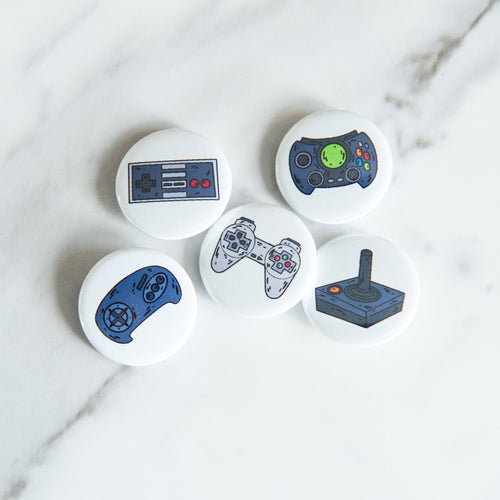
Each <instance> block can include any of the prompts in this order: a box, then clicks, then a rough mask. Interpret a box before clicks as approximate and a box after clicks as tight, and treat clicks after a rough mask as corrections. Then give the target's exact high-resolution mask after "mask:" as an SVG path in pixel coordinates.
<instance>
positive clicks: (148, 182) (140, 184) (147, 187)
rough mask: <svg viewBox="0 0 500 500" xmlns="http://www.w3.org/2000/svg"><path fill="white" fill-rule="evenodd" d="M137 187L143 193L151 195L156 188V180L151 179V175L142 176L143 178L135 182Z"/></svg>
mask: <svg viewBox="0 0 500 500" xmlns="http://www.w3.org/2000/svg"><path fill="white" fill-rule="evenodd" d="M135 187H136V188H137V189H140V190H141V191H142V192H143V193H149V192H151V188H154V187H156V180H155V179H151V175H150V174H142V175H141V178H140V179H139V180H137V181H135Z"/></svg>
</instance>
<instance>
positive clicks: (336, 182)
mask: <svg viewBox="0 0 500 500" xmlns="http://www.w3.org/2000/svg"><path fill="white" fill-rule="evenodd" d="M391 175H392V159H391V154H390V150H389V146H388V144H387V141H386V140H385V138H384V137H383V135H382V133H381V132H380V130H379V129H378V128H377V127H376V126H375V125H374V124H373V123H371V122H370V121H368V120H367V119H366V118H363V117H361V116H358V115H355V114H354V113H349V112H345V111H325V112H321V113H315V114H312V115H309V116H306V117H305V118H303V119H302V120H300V121H299V122H297V123H296V124H295V125H294V126H293V127H292V128H291V129H290V131H289V132H288V133H287V134H286V135H285V137H284V138H283V140H282V142H281V144H280V147H279V149H278V153H277V155H276V180H277V182H278V186H279V188H280V191H281V193H282V194H283V197H284V198H285V200H286V201H287V202H288V203H289V204H290V206H292V208H294V209H295V210H296V211H297V212H298V213H300V214H302V215H304V216H305V217H308V218H309V219H312V220H314V221H317V222H322V223H327V224H334V223H344V222H349V221H350V220H353V219H356V218H358V217H361V216H362V215H364V214H365V213H367V212H368V211H370V210H372V209H373V208H375V206H376V205H377V204H378V203H379V201H380V200H381V199H382V197H383V196H384V194H385V192H386V191H387V188H388V187H389V183H390V179H391ZM331 207H335V208H334V209H332V208H331Z"/></svg>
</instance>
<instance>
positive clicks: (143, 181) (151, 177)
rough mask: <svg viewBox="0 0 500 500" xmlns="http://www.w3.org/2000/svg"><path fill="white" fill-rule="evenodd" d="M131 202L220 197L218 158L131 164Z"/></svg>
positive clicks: (129, 172) (129, 170)
mask: <svg viewBox="0 0 500 500" xmlns="http://www.w3.org/2000/svg"><path fill="white" fill-rule="evenodd" d="M128 174H129V183H128V187H129V200H128V201H129V203H146V202H162V201H192V200H218V199H219V179H218V175H217V160H215V159H212V160H168V161H149V162H140V163H129V165H128Z"/></svg>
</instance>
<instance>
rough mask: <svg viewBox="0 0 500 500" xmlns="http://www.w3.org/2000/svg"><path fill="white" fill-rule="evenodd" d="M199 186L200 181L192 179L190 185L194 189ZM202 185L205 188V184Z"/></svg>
mask: <svg viewBox="0 0 500 500" xmlns="http://www.w3.org/2000/svg"><path fill="white" fill-rule="evenodd" d="M198 184H199V182H198V179H191V181H190V182H189V185H190V186H191V187H192V188H197V187H198ZM201 185H202V186H203V182H202V183H201Z"/></svg>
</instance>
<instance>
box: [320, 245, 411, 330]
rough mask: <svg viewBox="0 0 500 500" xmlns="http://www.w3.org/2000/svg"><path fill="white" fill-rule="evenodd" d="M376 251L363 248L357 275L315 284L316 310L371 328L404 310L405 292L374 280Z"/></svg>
mask: <svg viewBox="0 0 500 500" xmlns="http://www.w3.org/2000/svg"><path fill="white" fill-rule="evenodd" d="M372 258H373V252H372V251H371V250H369V249H366V248H365V249H364V250H361V253H360V258H359V272H358V275H357V276H355V277H354V278H349V279H346V280H342V281H337V282H335V283H329V284H327V285H323V286H319V287H317V288H316V290H315V292H316V311H318V312H322V313H325V314H328V315H330V316H334V317H335V318H339V319H342V320H344V321H348V322H349V323H353V324H355V325H359V326H362V327H363V328H369V327H370V326H372V325H374V324H375V323H378V322H379V321H383V320H384V319H387V318H389V317H391V316H394V315H395V314H397V313H399V312H401V311H402V310H403V303H404V299H405V294H404V292H400V291H399V290H395V289H394V288H390V287H388V286H387V285H381V284H380V283H375V282H374V281H371V272H372Z"/></svg>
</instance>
